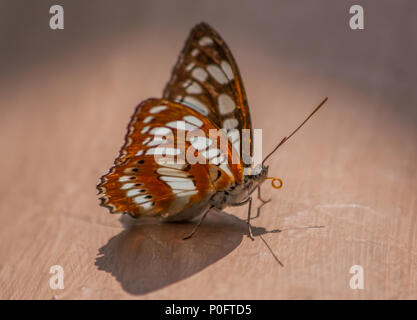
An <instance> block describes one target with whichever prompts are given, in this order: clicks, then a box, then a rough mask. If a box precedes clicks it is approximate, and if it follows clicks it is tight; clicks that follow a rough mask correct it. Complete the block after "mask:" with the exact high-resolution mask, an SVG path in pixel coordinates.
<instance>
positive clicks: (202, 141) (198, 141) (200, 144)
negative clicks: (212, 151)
mask: <svg viewBox="0 0 417 320" xmlns="http://www.w3.org/2000/svg"><path fill="white" fill-rule="evenodd" d="M190 142H191V145H192V146H193V147H194V149H197V150H204V149H207V148H208V147H210V146H211V145H212V143H213V141H212V140H211V139H208V138H206V137H199V136H194V137H191V138H190Z"/></svg>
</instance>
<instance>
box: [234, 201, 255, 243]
mask: <svg viewBox="0 0 417 320" xmlns="http://www.w3.org/2000/svg"><path fill="white" fill-rule="evenodd" d="M247 203H249V207H248V219H247V220H246V223H247V224H248V231H249V234H248V237H249V238H250V239H251V240H252V241H253V240H255V239H254V238H253V233H252V226H251V224H250V220H251V216H250V215H251V211H252V197H249V198H247V199H246V200H245V201H242V202H240V203H236V204H233V205H232V206H233V207H240V206H243V205H245V204H247Z"/></svg>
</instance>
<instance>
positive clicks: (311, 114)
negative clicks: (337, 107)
mask: <svg viewBox="0 0 417 320" xmlns="http://www.w3.org/2000/svg"><path fill="white" fill-rule="evenodd" d="M327 99H328V98H327V97H326V98H325V99H324V100H323V101H322V102H321V103H320V104H319V105H318V106H317V107H316V108H315V109H314V110H313V112H312V113H310V115H309V116H308V117H307V118H306V119H305V120H304V121H303V122H302V123H301V124H300V125H299V126H298V127H297V129H295V130H294V131H293V132H292V133H291V134H290V135H289V136H288V137H284V139H282V140H281V142H280V143H278V145H277V146H276V147H275V148H274V150H272V151H271V152H270V153H269V154H268V155H267V156H266V157H265V159H264V160H263V161H262V165H263V164H264V163H265V161H266V160H268V158H269V157H270V156H271V155H272V154H273V153H274V152H275V151H277V150H278V148H279V147H281V146H282V145H283V144H284V142H287V141H288V140H289V139H290V138H291V137H292V136H293V135H294V134H295V133H296V132H297V131H298V130H300V129H301V127H302V126H303V125H304V124H305V123H306V122H307V121H308V120H309V119H310V118H311V117H312V116H313V114H315V113H316V112H317V111H319V109H320V108H321V107H322V105H323V104H325V103H326V101H327Z"/></svg>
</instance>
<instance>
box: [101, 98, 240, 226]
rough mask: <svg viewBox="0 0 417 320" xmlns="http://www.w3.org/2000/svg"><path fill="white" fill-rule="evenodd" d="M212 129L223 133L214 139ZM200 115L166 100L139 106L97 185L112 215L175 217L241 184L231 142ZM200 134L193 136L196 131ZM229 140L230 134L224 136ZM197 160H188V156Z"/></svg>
mask: <svg viewBox="0 0 417 320" xmlns="http://www.w3.org/2000/svg"><path fill="white" fill-rule="evenodd" d="M210 129H215V130H216V131H217V132H219V134H220V135H219V136H218V137H215V138H211V136H210ZM218 129H219V127H218V126H217V125H216V124H215V123H213V122H212V121H211V120H210V119H209V118H207V117H205V116H203V115H202V114H201V113H199V112H197V111H195V110H193V109H192V108H189V107H187V106H185V105H182V104H180V103H177V102H173V101H169V100H167V99H149V100H146V101H144V102H143V103H141V104H140V105H139V106H138V107H137V109H136V110H135V113H134V115H133V116H132V119H131V121H130V123H129V126H128V133H127V135H126V137H125V144H124V146H123V147H122V149H121V150H120V154H119V156H118V158H117V159H116V160H115V164H114V166H113V167H112V168H111V169H110V171H109V172H108V173H107V174H106V175H104V176H103V177H102V178H101V182H100V184H99V185H98V189H99V192H100V197H101V198H100V199H101V204H102V205H103V206H105V207H107V208H109V209H110V211H111V212H113V213H116V212H117V213H122V212H124V213H129V214H131V215H132V216H143V215H159V216H162V217H164V218H169V217H170V216H175V215H177V214H178V213H179V212H181V211H184V210H185V209H187V208H189V207H191V206H192V205H195V204H204V203H206V202H207V201H208V199H209V198H210V197H211V196H212V195H213V194H214V193H215V192H216V191H218V190H224V189H226V188H227V187H229V186H230V185H232V184H236V183H242V179H243V168H242V165H241V163H239V161H236V159H234V160H232V159H233V151H232V150H233V149H232V145H231V142H228V145H227V148H226V150H222V149H221V148H220V146H221V144H220V140H221V134H222V131H221V130H218ZM197 130H199V132H200V133H201V134H202V136H198V137H193V136H192V133H193V132H197ZM224 139H225V140H226V141H227V138H226V137H224ZM189 154H192V155H195V156H196V159H197V160H196V161H198V159H200V161H199V162H196V163H193V164H190V161H189V159H188V155H189Z"/></svg>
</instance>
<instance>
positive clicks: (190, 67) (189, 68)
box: [185, 62, 195, 71]
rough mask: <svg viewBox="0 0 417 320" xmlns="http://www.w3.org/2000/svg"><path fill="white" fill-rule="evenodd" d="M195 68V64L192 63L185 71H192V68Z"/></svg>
mask: <svg viewBox="0 0 417 320" xmlns="http://www.w3.org/2000/svg"><path fill="white" fill-rule="evenodd" d="M194 66H195V64H194V62H191V63H190V64H189V65H188V66H186V67H185V70H187V71H190V70H191V69H192V68H194Z"/></svg>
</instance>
